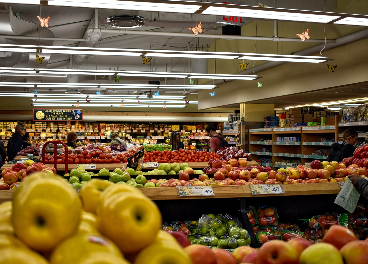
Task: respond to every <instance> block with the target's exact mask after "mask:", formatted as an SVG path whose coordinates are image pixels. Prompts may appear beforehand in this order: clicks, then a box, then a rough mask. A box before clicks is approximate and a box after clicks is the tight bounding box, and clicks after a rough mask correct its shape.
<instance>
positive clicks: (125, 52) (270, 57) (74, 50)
mask: <svg viewBox="0 0 368 264" xmlns="http://www.w3.org/2000/svg"><path fill="white" fill-rule="evenodd" d="M35 49H36V50H37V49H38V52H39V53H40V52H41V51H42V53H46V54H47V53H52V54H58V53H60V54H79V55H81V54H84V55H107V56H109V55H113V56H147V57H170V58H197V59H198V58H202V59H230V60H233V59H241V60H243V59H245V60H264V61H284V62H310V63H320V62H326V61H327V60H329V59H328V58H326V57H322V56H300V55H279V54H257V53H232V52H208V51H173V50H141V49H110V48H88V47H66V46H36V45H14V44H0V51H14V52H35Z"/></svg>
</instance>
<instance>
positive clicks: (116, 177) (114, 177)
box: [109, 172, 123, 182]
mask: <svg viewBox="0 0 368 264" xmlns="http://www.w3.org/2000/svg"><path fill="white" fill-rule="evenodd" d="M122 178H123V175H120V174H117V173H115V172H111V173H110V179H109V180H110V181H111V182H119V181H121V180H122Z"/></svg>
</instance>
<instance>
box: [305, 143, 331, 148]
mask: <svg viewBox="0 0 368 264" xmlns="http://www.w3.org/2000/svg"><path fill="white" fill-rule="evenodd" d="M334 143H335V142H303V146H325V147H330V146H331V145H332V144H334Z"/></svg>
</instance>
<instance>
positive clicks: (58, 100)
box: [32, 97, 198, 104]
mask: <svg viewBox="0 0 368 264" xmlns="http://www.w3.org/2000/svg"><path fill="white" fill-rule="evenodd" d="M88 99H91V100H93V102H94V103H96V102H101V103H104V102H106V103H107V102H111V103H119V102H120V103H121V101H122V100H118V99H97V98H91V97H88ZM32 100H33V101H35V100H37V102H49V103H52V102H56V103H57V102H60V103H68V102H72V103H74V102H75V101H76V100H81V99H80V98H78V99H77V98H74V99H39V98H38V97H37V99H35V98H33V99H32ZM137 100H141V103H143V104H144V103H151V104H165V103H167V104H185V101H179V100H149V99H148V100H144V99H135V100H132V99H124V103H136V102H137ZM189 103H190V104H198V101H189Z"/></svg>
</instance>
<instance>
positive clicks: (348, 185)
mask: <svg viewBox="0 0 368 264" xmlns="http://www.w3.org/2000/svg"><path fill="white" fill-rule="evenodd" d="M359 197H360V194H359V193H358V191H357V190H355V188H354V185H353V183H352V182H351V180H350V179H349V178H348V179H346V181H345V184H344V186H343V187H342V188H341V191H340V192H339V194H338V195H337V197H336V199H335V204H338V205H340V206H341V207H343V208H344V209H345V210H346V211H348V212H349V213H353V212H354V211H355V208H356V206H357V204H358V201H359Z"/></svg>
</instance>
